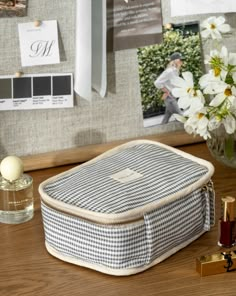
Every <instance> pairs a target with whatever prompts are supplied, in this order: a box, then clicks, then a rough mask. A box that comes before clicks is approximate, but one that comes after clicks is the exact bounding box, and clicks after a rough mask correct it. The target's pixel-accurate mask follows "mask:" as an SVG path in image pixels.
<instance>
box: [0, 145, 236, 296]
mask: <svg viewBox="0 0 236 296" xmlns="http://www.w3.org/2000/svg"><path fill="white" fill-rule="evenodd" d="M180 149H181V150H184V151H186V152H188V153H191V154H193V155H196V156H198V157H201V158H204V159H207V160H210V161H212V162H213V164H214V165H215V169H216V171H215V175H214V178H213V181H214V183H215V190H216V214H217V218H218V217H219V213H220V211H219V208H220V198H221V197H222V196H225V195H232V196H236V182H235V180H236V169H231V168H228V167H225V166H223V165H221V164H219V163H217V162H216V161H215V160H214V159H213V158H212V157H211V156H210V154H209V152H208V150H207V148H206V146H205V144H195V145H189V146H184V147H180ZM70 167H72V166H71V165H70V166H64V167H59V168H53V169H45V170H39V171H34V172H31V173H30V174H31V176H32V177H33V178H34V184H35V189H34V191H35V216H34V218H33V220H31V221H29V222H27V223H24V224H21V225H4V224H0V238H1V242H0V295H1V296H23V295H26V296H34V295H35V296H36V295H37V296H41V295H42V296H53V295H56V296H67V295H68V296H73V295H88V296H93V295H96V296H100V295H101V296H106V295H107V296H108V295H109V296H116V295H129V296H130V295H135V296H136V295H145V296H151V295H160V296H169V295H174V296H179V295H181V296H190V295H191V296H197V295H199V296H200V295H201V296H202V295H204V296H213V295H214V296H223V295H224V296H227V295H228V296H233V295H236V280H235V279H236V272H232V273H225V274H220V275H214V276H208V277H204V278H201V277H200V276H199V274H198V273H197V272H196V271H195V258H196V257H198V256H200V255H204V254H207V253H213V252H215V251H218V250H219V248H218V247H217V245H216V243H217V226H215V227H214V228H213V229H212V231H210V232H208V233H206V234H204V235H203V236H202V237H200V238H199V239H198V240H196V241H195V242H193V243H192V244H191V245H189V246H188V247H186V248H185V249H183V250H181V251H179V252H178V253H176V254H175V255H173V256H172V257H170V258H168V259H167V260H165V261H164V262H162V263H160V264H158V265H156V266H154V267H152V268H151V269H149V270H147V271H145V272H143V273H140V274H137V275H133V276H129V277H114V276H109V275H105V274H102V273H99V272H96V271H93V270H89V269H86V268H82V267H79V266H75V265H72V264H69V263H65V262H62V261H60V260H58V259H56V258H54V257H52V256H51V255H49V254H48V253H47V251H46V249H45V247H44V233H43V226H42V219H41V212H40V202H39V194H38V191H37V188H38V184H39V183H40V182H42V181H43V180H45V179H47V178H49V177H50V176H52V175H55V174H58V173H59V172H61V171H64V170H66V169H68V168H70Z"/></svg>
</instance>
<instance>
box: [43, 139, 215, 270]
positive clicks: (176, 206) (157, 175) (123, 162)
mask: <svg viewBox="0 0 236 296" xmlns="http://www.w3.org/2000/svg"><path fill="white" fill-rule="evenodd" d="M213 172H214V168H213V166H212V164H211V163H209V162H207V161H205V160H202V159H199V158H196V157H194V156H192V155H190V154H187V153H184V152H182V151H180V150H177V149H175V148H173V147H169V146H166V145H164V144H160V143H157V142H152V141H146V140H137V141H131V142H129V143H127V144H124V145H121V146H119V147H117V148H114V149H112V150H110V151H108V152H105V153H103V154H102V155H100V156H98V157H96V158H94V159H93V160H91V161H88V162H86V163H84V164H82V165H80V166H77V167H75V168H73V169H71V170H69V171H66V172H64V173H62V174H59V175H57V176H55V177H53V178H50V179H48V180H46V181H44V182H43V183H42V184H41V185H40V187H39V192H40V195H41V202H42V216H43V223H44V230H45V240H46V248H47V250H48V252H49V253H51V254H52V255H54V256H55V257H58V258H60V259H62V260H64V261H67V262H71V263H74V264H78V265H81V266H85V267H89V268H92V269H95V270H98V271H101V272H104V273H107V274H112V275H130V274H134V273H138V272H141V271H144V270H145V269H147V268H149V267H151V266H153V265H155V264H157V263H159V262H160V261H162V260H164V259H166V258H167V257H169V256H170V255H172V254H174V253H175V252H177V251H178V250H180V249H181V248H183V247H185V246H187V245H188V244H189V243H191V242H192V241H194V240H195V239H197V238H198V237H199V236H200V235H202V234H203V233H204V232H205V231H209V230H210V226H211V225H213V224H214V189H213V187H212V182H211V176H212V175H213Z"/></svg>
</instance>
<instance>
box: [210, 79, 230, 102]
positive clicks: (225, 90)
mask: <svg viewBox="0 0 236 296" xmlns="http://www.w3.org/2000/svg"><path fill="white" fill-rule="evenodd" d="M216 91H219V93H218V94H217V95H216V96H215V97H214V98H213V100H212V101H211V102H210V104H209V105H210V106H212V107H218V106H220V105H221V104H222V103H223V102H224V101H225V99H228V101H229V102H230V103H231V104H232V105H235V102H236V98H235V97H236V88H235V87H234V86H230V85H228V84H227V83H221V85H219V87H218V89H216Z"/></svg>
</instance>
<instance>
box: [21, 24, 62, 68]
mask: <svg viewBox="0 0 236 296" xmlns="http://www.w3.org/2000/svg"><path fill="white" fill-rule="evenodd" d="M18 30H19V40H20V51H21V64H22V66H23V67H25V66H36V65H48V64H57V63H60V55H59V46H58V30H57V21H55V20H53V21H43V22H41V23H40V25H39V26H36V25H35V23H34V22H30V23H22V24H18Z"/></svg>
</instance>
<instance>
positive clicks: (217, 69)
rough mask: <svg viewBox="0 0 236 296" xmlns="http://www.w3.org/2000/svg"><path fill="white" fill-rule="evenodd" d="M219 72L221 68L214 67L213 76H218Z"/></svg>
mask: <svg viewBox="0 0 236 296" xmlns="http://www.w3.org/2000/svg"><path fill="white" fill-rule="evenodd" d="M220 72H221V69H220V68H217V67H216V68H214V75H215V77H217V76H219V75H220Z"/></svg>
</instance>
